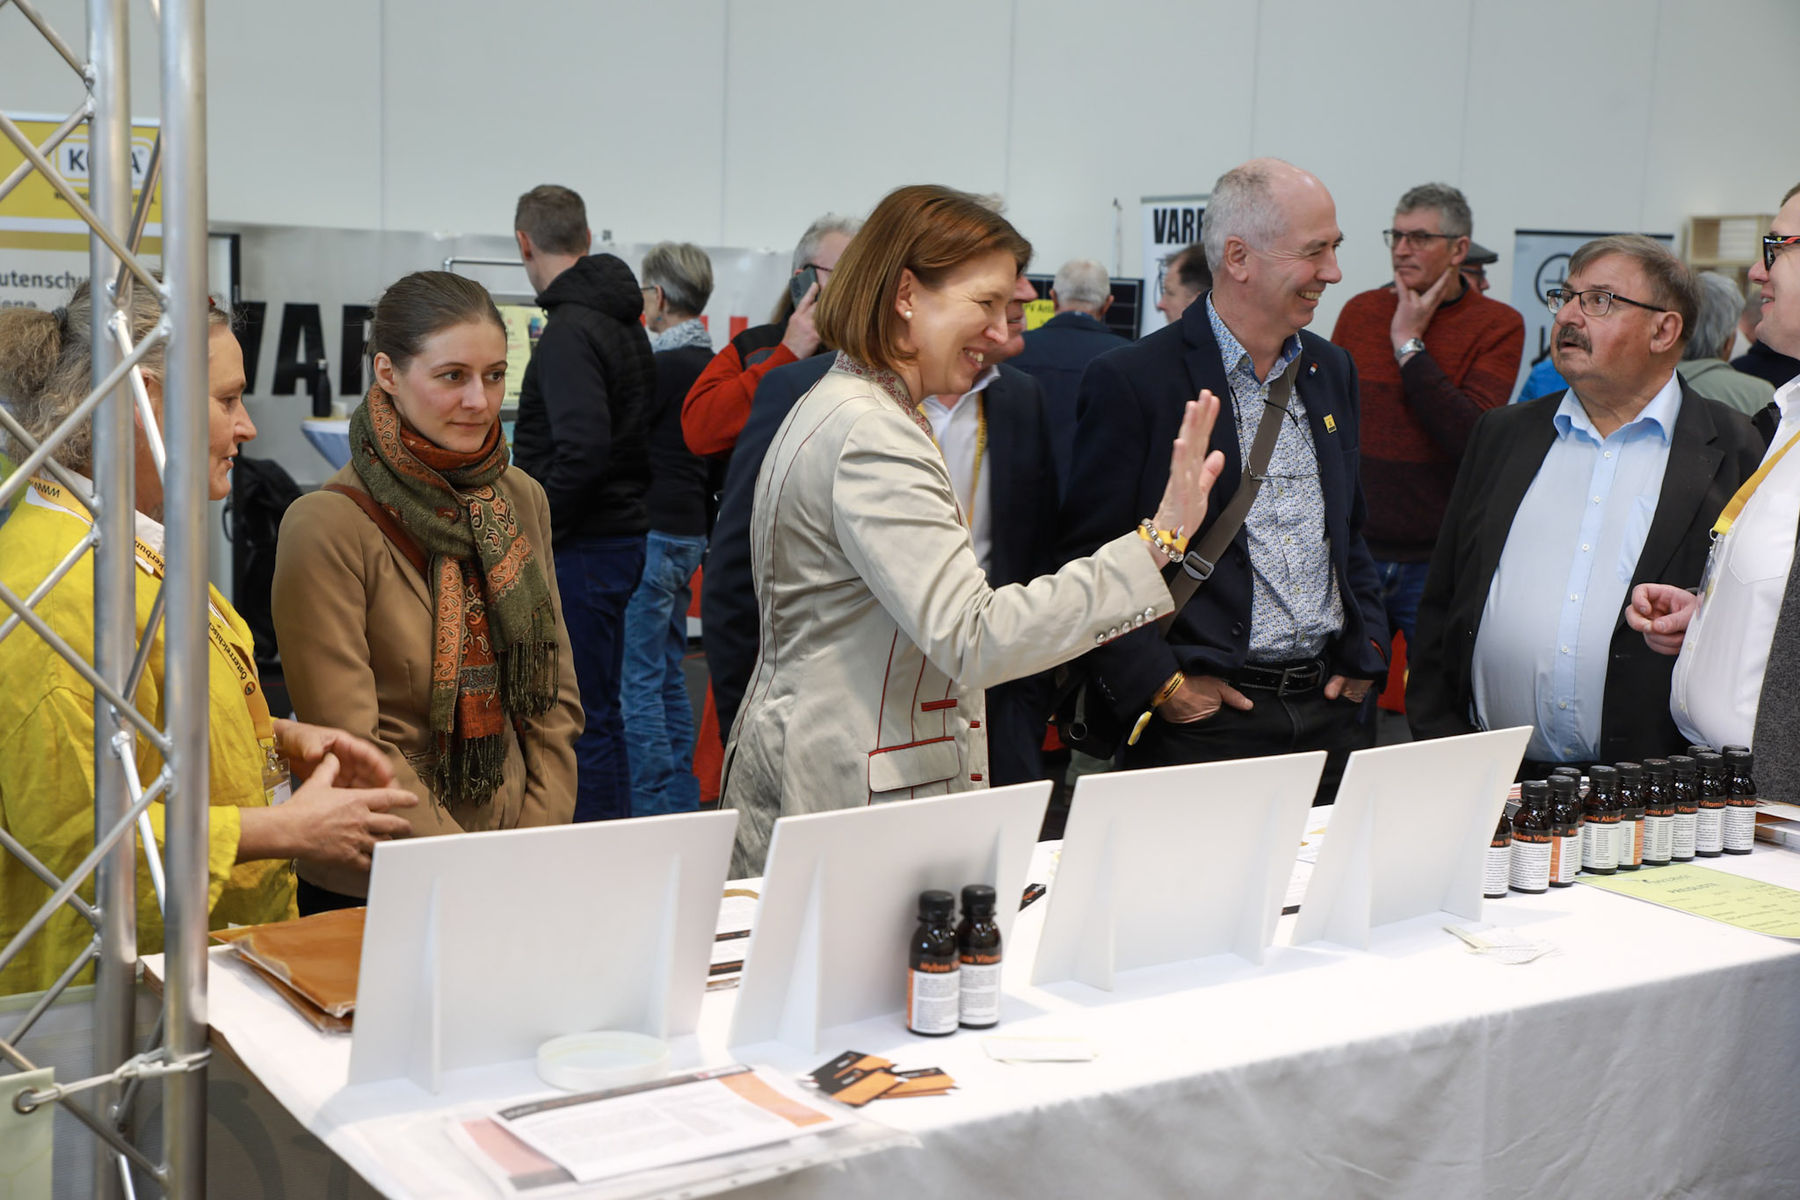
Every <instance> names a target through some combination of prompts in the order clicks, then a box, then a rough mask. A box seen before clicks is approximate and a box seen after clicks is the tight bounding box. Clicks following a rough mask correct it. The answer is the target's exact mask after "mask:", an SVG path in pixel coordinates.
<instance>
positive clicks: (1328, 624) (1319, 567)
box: [1206, 292, 1344, 663]
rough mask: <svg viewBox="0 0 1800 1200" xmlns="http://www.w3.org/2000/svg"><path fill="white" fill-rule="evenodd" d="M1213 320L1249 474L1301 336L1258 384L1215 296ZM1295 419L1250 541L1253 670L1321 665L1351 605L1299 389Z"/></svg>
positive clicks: (1251, 524) (1282, 441)
mask: <svg viewBox="0 0 1800 1200" xmlns="http://www.w3.org/2000/svg"><path fill="white" fill-rule="evenodd" d="M1206 316H1207V319H1208V320H1209V321H1211V322H1212V330H1213V337H1215V338H1217V339H1218V342H1219V359H1220V361H1221V362H1222V363H1223V364H1224V366H1225V376H1226V379H1227V380H1228V381H1229V382H1230V384H1231V403H1232V410H1233V412H1234V413H1235V414H1236V416H1237V434H1238V452H1239V454H1240V455H1241V456H1242V460H1243V462H1244V464H1245V469H1246V470H1248V469H1249V462H1250V444H1251V442H1253V441H1255V440H1256V427H1257V425H1258V424H1260V423H1261V421H1262V414H1263V408H1264V407H1265V406H1266V405H1267V403H1268V400H1269V385H1270V384H1271V383H1273V382H1274V381H1275V380H1276V379H1278V378H1280V376H1281V373H1282V372H1283V371H1285V370H1287V367H1288V364H1289V363H1291V362H1293V361H1294V359H1295V358H1296V357H1297V356H1298V355H1299V353H1300V336H1299V335H1298V334H1295V335H1294V336H1292V337H1290V338H1288V340H1287V342H1286V344H1285V345H1283V346H1282V348H1281V356H1280V357H1279V358H1278V359H1276V361H1275V365H1274V366H1273V367H1271V368H1270V369H1269V374H1268V376H1267V377H1266V378H1264V379H1258V378H1257V377H1256V367H1255V365H1254V364H1253V361H1252V360H1251V357H1250V352H1249V351H1248V350H1245V349H1244V347H1243V345H1242V344H1241V343H1240V342H1239V341H1238V340H1237V338H1236V337H1234V336H1233V335H1232V332H1231V330H1229V329H1227V328H1226V327H1225V322H1224V321H1223V320H1221V319H1220V317H1219V310H1218V309H1216V308H1214V307H1213V302H1212V294H1211V293H1210V292H1209V293H1207V297H1206ZM1288 411H1289V413H1290V414H1291V415H1290V417H1289V418H1288V419H1287V420H1284V421H1283V422H1282V423H1281V434H1280V436H1278V437H1277V438H1276V439H1275V452H1274V453H1273V454H1271V455H1270V456H1269V473H1268V478H1267V480H1266V481H1265V482H1264V483H1263V486H1262V490H1261V491H1260V492H1258V493H1257V494H1256V503H1255V504H1252V505H1251V506H1250V515H1249V517H1248V518H1247V519H1246V520H1245V521H1244V535H1245V538H1246V540H1247V541H1248V543H1249V548H1250V573H1251V590H1250V653H1249V661H1250V662H1253V663H1280V662H1290V661H1292V660H1295V659H1302V658H1314V657H1317V656H1318V655H1320V654H1322V653H1323V652H1324V650H1325V645H1326V643H1328V642H1329V641H1330V640H1331V639H1332V638H1334V637H1336V636H1337V634H1338V632H1339V631H1340V630H1342V629H1343V627H1344V602H1343V598H1342V597H1341V596H1340V595H1339V594H1338V586H1337V575H1336V573H1335V572H1333V571H1332V569H1331V546H1330V544H1329V543H1328V542H1327V541H1326V539H1325V493H1324V491H1323V490H1322V489H1321V488H1320V486H1319V459H1318V455H1317V453H1316V452H1315V451H1314V449H1313V439H1312V427H1311V426H1310V425H1308V424H1307V421H1306V405H1305V403H1304V401H1303V400H1302V398H1301V396H1300V388H1299V386H1298V384H1296V385H1295V388H1294V392H1293V395H1292V396H1291V397H1290V398H1289V400H1288Z"/></svg>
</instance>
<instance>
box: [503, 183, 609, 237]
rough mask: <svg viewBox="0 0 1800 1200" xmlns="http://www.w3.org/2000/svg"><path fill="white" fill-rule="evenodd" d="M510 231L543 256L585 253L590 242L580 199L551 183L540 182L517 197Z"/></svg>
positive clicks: (583, 207)
mask: <svg viewBox="0 0 1800 1200" xmlns="http://www.w3.org/2000/svg"><path fill="white" fill-rule="evenodd" d="M513 228H514V229H515V230H518V231H519V232H521V233H523V234H524V235H525V236H526V237H528V238H530V239H531V244H532V245H533V246H536V247H537V248H538V249H539V250H542V251H544V252H545V253H546V254H586V253H587V252H588V248H589V246H590V244H591V242H592V240H593V235H592V234H590V233H589V232H588V219H587V205H585V204H583V203H582V202H581V196H580V195H579V194H577V193H576V192H575V191H573V190H572V189H570V188H566V187H562V186H560V185H558V184H554V183H540V184H538V185H537V186H536V187H534V188H532V189H531V190H530V191H529V192H526V193H525V194H524V195H523V196H520V197H519V204H518V207H517V208H515V209H513Z"/></svg>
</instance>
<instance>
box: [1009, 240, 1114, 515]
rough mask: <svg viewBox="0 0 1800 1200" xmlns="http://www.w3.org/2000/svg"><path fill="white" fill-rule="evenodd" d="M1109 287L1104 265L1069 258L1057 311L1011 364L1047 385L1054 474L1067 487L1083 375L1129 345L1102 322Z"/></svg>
mask: <svg viewBox="0 0 1800 1200" xmlns="http://www.w3.org/2000/svg"><path fill="white" fill-rule="evenodd" d="M1111 288H1112V280H1111V279H1110V277H1109V276H1108V275H1107V273H1106V268H1105V267H1103V266H1101V265H1100V264H1099V263H1097V262H1095V261H1094V260H1093V259H1091V258H1076V259H1071V260H1069V261H1068V262H1066V263H1064V264H1063V265H1062V266H1060V267H1058V268H1057V271H1056V282H1055V283H1053V284H1052V285H1051V287H1050V299H1051V300H1053V301H1055V302H1056V315H1055V316H1054V317H1051V318H1050V319H1049V320H1048V321H1045V322H1044V323H1043V324H1042V325H1040V326H1038V327H1037V328H1036V329H1033V330H1032V331H1031V332H1030V333H1027V334H1026V335H1025V349H1024V350H1023V351H1021V352H1020V354H1019V357H1017V358H1015V359H1013V362H1012V365H1013V366H1015V367H1017V368H1019V370H1021V371H1023V372H1025V373H1026V374H1027V375H1030V376H1031V377H1033V378H1034V379H1036V380H1037V381H1038V382H1039V383H1040V384H1042V385H1043V387H1044V407H1045V409H1046V411H1047V412H1048V413H1049V417H1050V436H1051V448H1052V449H1053V450H1054V451H1055V452H1056V475H1057V478H1059V479H1061V480H1062V481H1063V483H1064V484H1065V485H1066V484H1067V483H1068V481H1069V458H1070V455H1071V454H1072V453H1073V451H1074V448H1075V400H1076V397H1077V395H1078V394H1079V393H1080V391H1081V373H1082V372H1083V371H1085V370H1087V366H1088V364H1089V363H1091V362H1093V361H1094V360H1095V359H1096V358H1099V357H1100V356H1101V355H1102V354H1105V353H1106V352H1107V351H1108V350H1117V349H1118V348H1119V347H1121V346H1129V345H1131V342H1130V341H1129V340H1127V339H1125V338H1122V337H1120V336H1119V335H1118V334H1116V333H1114V332H1113V331H1112V330H1110V329H1108V328H1107V327H1106V326H1105V325H1103V324H1101V322H1100V318H1101V317H1103V316H1105V315H1106V310H1107V309H1108V308H1110V307H1112V300H1113V298H1112V290H1111Z"/></svg>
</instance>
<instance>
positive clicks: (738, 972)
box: [706, 888, 757, 992]
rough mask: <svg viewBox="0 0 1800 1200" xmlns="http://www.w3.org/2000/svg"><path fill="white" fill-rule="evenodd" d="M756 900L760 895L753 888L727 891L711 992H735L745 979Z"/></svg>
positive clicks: (711, 968)
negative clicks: (745, 961) (745, 962)
mask: <svg viewBox="0 0 1800 1200" xmlns="http://www.w3.org/2000/svg"><path fill="white" fill-rule="evenodd" d="M756 899H757V894H756V893H755V892H753V891H751V890H750V889H749V888H726V889H725V895H724V897H723V898H722V899H721V900H720V901H719V923H718V925H717V926H716V927H715V928H714V932H713V947H712V963H711V965H710V966H709V967H708V969H707V978H706V990H707V991H709V992H716V991H718V990H720V989H721V988H734V987H736V986H737V985H738V982H739V981H740V980H741V979H742V978H743V976H744V951H745V950H747V949H748V948H749V946H750V925H751V923H752V922H754V921H755V920H756Z"/></svg>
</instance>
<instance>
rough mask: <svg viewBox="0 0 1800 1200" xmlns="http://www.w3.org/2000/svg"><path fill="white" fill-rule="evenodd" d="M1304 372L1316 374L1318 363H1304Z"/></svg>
mask: <svg viewBox="0 0 1800 1200" xmlns="http://www.w3.org/2000/svg"><path fill="white" fill-rule="evenodd" d="M1306 373H1307V374H1308V375H1317V374H1318V373H1319V364H1318V363H1307V364H1306Z"/></svg>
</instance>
